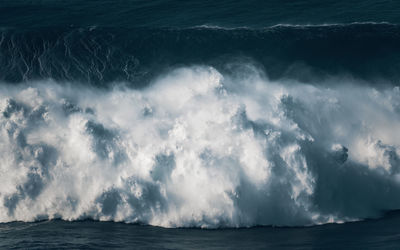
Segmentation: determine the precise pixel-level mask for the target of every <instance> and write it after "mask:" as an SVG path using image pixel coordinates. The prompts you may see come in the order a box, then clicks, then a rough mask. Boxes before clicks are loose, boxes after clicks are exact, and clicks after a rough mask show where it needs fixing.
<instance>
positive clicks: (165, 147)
mask: <svg viewBox="0 0 400 250" xmlns="http://www.w3.org/2000/svg"><path fill="white" fill-rule="evenodd" d="M332 86H334V87H332V88H330V89H328V88H326V87H318V86H313V85H305V84H300V83H294V82H291V83H285V82H271V81H268V80H267V79H266V78H265V77H262V74H259V72H257V70H255V69H253V71H251V72H250V73H247V74H242V75H240V76H239V75H236V76H229V75H225V76H223V75H221V74H220V73H219V72H217V71H216V70H215V69H213V68H211V67H192V68H181V69H177V70H174V71H172V72H170V73H169V74H168V75H165V76H162V77H159V78H158V80H156V81H155V82H154V84H152V85H151V86H149V87H147V88H146V89H142V90H133V89H129V88H124V87H122V86H117V87H115V88H113V89H112V90H104V89H96V88H90V87H83V86H80V87H78V86H76V85H75V86H72V85H70V86H67V85H65V84H64V85H60V84H57V83H54V82H51V81H47V82H36V83H29V84H23V85H18V86H10V85H7V84H3V85H1V87H0V111H1V113H0V133H1V136H0V162H1V163H0V221H1V222H9V221H15V220H21V221H34V220H37V219H48V218H50V219H51V218H62V219H65V220H76V219H84V218H93V219H98V220H113V221H124V222H140V223H145V224H151V225H158V226H164V227H186V226H188V227H192V226H195V227H239V226H253V225H271V224H273V225H289V226H293V225H310V224H319V223H327V222H340V221H348V220H354V219H360V218H365V217H373V216H378V215H379V214H380V213H381V212H382V211H384V210H390V209H398V208H400V196H399V195H398V194H399V191H400V180H399V167H400V160H399V155H400V133H399V129H400V91H399V88H398V87H396V88H394V89H393V88H391V89H389V88H388V89H383V90H375V89H373V88H370V87H363V86H360V85H357V84H353V85H349V84H348V85H338V84H336V85H332Z"/></svg>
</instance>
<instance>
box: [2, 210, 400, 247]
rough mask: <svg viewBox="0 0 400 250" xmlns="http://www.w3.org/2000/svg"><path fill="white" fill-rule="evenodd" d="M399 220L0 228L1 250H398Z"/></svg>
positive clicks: (50, 223)
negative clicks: (245, 225)
mask: <svg viewBox="0 0 400 250" xmlns="http://www.w3.org/2000/svg"><path fill="white" fill-rule="evenodd" d="M399 230H400V216H399V213H398V212H393V213H390V214H387V215H386V216H385V217H384V218H382V219H380V220H367V221H361V222H352V223H346V224H328V225H322V226H313V227H294V228H290V227H286V228H281V227H253V228H240V229H215V230H204V229H195V228H186V229H185V228H179V229H165V228H160V227H151V226H143V225H132V224H124V223H113V222H96V221H76V222H65V221H60V220H56V221H43V222H34V223H21V222H12V223H7V224H0V239H1V241H0V247H1V248H5V249H44V248H45V249H114V248H117V249H133V248H134V249H199V248H206V249H293V248H295V249H397V248H398V246H399V244H400V236H399V234H398V232H399Z"/></svg>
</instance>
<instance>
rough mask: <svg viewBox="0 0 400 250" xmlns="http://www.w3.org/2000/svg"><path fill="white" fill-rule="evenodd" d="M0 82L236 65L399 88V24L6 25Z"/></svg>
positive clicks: (139, 75) (135, 82) (139, 79)
mask: <svg viewBox="0 0 400 250" xmlns="http://www.w3.org/2000/svg"><path fill="white" fill-rule="evenodd" d="M0 35H1V36H0V80H2V81H5V82H9V83H20V82H26V81H31V80H40V79H49V78H51V79H54V80H57V81H70V82H81V83H85V84H90V85H94V86H103V87H104V86H106V87H107V86H110V85H112V84H113V82H116V81H125V82H129V83H130V85H131V86H134V87H143V86H146V85H147V84H148V83H149V82H150V81H151V79H153V78H154V77H155V76H157V75H158V74H159V72H164V71H168V70H170V68H175V67H181V66H185V65H193V64H205V65H211V66H213V67H214V68H216V69H218V70H219V71H221V72H229V71H230V70H232V68H231V67H230V64H231V62H232V61H242V62H246V63H248V62H252V63H257V64H259V65H260V66H262V67H263V68H264V69H265V70H266V71H267V74H268V75H269V77H270V78H271V79H280V78H288V79H295V80H299V81H302V82H308V81H310V80H315V79H316V78H318V79H320V80H324V79H326V78H327V77H330V76H331V75H353V76H356V77H357V78H360V79H364V80H367V81H368V82H371V81H370V80H377V81H376V82H379V80H382V79H384V81H385V82H386V83H389V84H394V85H396V84H397V80H398V79H399V77H400V73H399V72H400V71H399V65H400V59H399V58H400V57H399V56H398V55H399V54H400V49H399V46H398V44H400V26H399V25H396V24H390V23H353V24H326V25H284V24H282V25H275V26H272V27H268V28H259V29H252V28H221V27H218V26H196V27H192V28H117V27H101V26H100V27H96V26H93V27H81V28H79V27H78V28H76V27H69V28H67V27H46V28H35V29H30V28H27V29H22V28H21V29H14V28H3V29H1V31H0Z"/></svg>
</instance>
